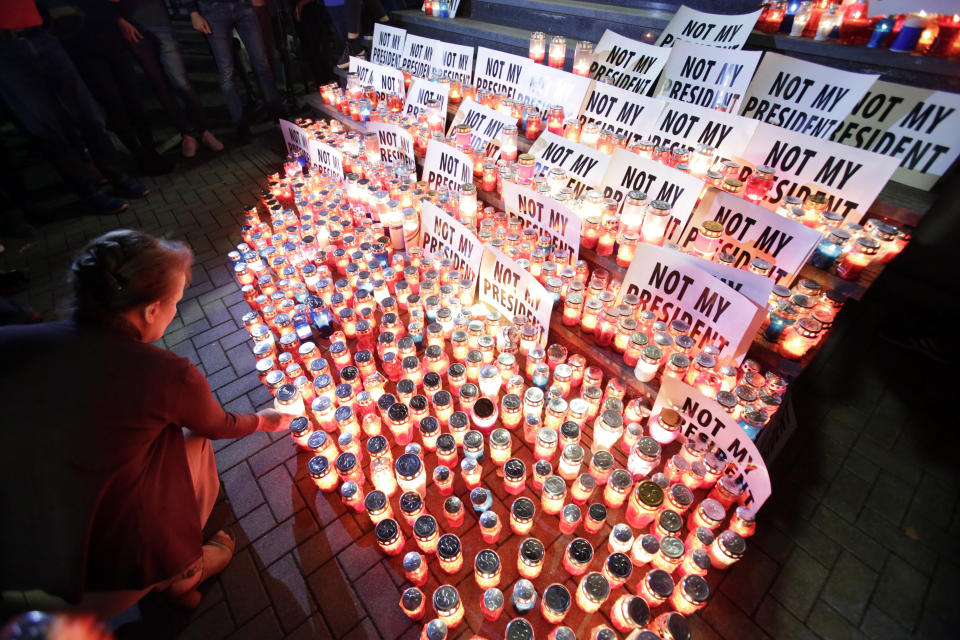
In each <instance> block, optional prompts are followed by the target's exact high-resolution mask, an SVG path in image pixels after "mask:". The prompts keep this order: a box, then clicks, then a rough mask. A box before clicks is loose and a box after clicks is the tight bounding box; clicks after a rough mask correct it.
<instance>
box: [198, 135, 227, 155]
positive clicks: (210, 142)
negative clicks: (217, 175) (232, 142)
mask: <svg viewBox="0 0 960 640" xmlns="http://www.w3.org/2000/svg"><path fill="white" fill-rule="evenodd" d="M200 144H202V145H203V146H205V147H206V148H207V149H210V151H223V143H222V142H220V141H219V140H217V138H216V136H214V135H213V133H211V132H210V131H204V132H203V135H202V136H200Z"/></svg>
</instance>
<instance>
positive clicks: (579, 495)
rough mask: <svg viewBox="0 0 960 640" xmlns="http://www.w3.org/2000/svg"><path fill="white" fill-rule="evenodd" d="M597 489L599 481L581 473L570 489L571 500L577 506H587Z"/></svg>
mask: <svg viewBox="0 0 960 640" xmlns="http://www.w3.org/2000/svg"><path fill="white" fill-rule="evenodd" d="M596 487H597V481H596V479H595V478H594V477H593V476H592V475H590V474H589V473H581V474H580V475H579V476H577V479H576V480H575V481H574V482H573V485H572V486H571V488H570V499H571V500H572V501H573V502H574V503H575V504H586V502H587V500H589V499H590V496H591V495H593V490H594V489H596Z"/></svg>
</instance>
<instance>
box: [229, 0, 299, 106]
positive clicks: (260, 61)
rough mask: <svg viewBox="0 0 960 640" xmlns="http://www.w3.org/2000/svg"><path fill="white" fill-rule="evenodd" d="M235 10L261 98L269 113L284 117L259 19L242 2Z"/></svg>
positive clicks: (250, 8) (238, 27) (239, 31)
mask: <svg viewBox="0 0 960 640" xmlns="http://www.w3.org/2000/svg"><path fill="white" fill-rule="evenodd" d="M236 11H237V23H236V27H237V33H239V34H240V39H241V40H242V41H243V46H244V47H245V48H246V50H247V55H248V56H249V57H250V64H251V66H253V72H254V73H255V74H256V76H257V82H259V84H260V90H261V91H262V92H263V98H264V100H265V101H266V103H267V106H268V107H269V108H270V113H271V115H273V116H274V117H285V116H286V115H287V108H286V105H284V104H283V102H281V101H280V94H279V93H278V92H277V83H276V80H275V79H274V77H273V71H271V70H270V59H269V58H268V57H267V50H266V47H264V44H263V36H262V34H261V32H260V20H259V19H258V18H257V14H256V12H254V10H253V7H250V6H248V5H246V4H243V3H238V4H237V5H236Z"/></svg>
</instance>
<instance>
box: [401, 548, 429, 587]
mask: <svg viewBox="0 0 960 640" xmlns="http://www.w3.org/2000/svg"><path fill="white" fill-rule="evenodd" d="M403 574H404V576H405V577H406V578H407V580H409V581H410V582H412V583H413V584H414V585H415V586H418V587H422V586H423V585H424V584H426V582H427V562H426V559H425V558H424V557H423V556H422V555H420V554H419V553H417V552H416V551H410V552H408V553H407V554H406V555H404V556H403Z"/></svg>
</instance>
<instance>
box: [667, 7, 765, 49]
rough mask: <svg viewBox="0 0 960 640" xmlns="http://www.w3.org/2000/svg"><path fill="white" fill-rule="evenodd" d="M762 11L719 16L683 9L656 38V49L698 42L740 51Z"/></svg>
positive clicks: (679, 10)
mask: <svg viewBox="0 0 960 640" xmlns="http://www.w3.org/2000/svg"><path fill="white" fill-rule="evenodd" d="M760 13H761V11H754V12H753V13H743V14H739V15H732V16H728V15H720V14H716V13H706V12H704V11H697V10H696V9H691V8H690V7H688V6H685V5H682V6H681V7H680V8H679V9H677V12H676V13H675V14H673V18H671V19H670V24H668V25H667V28H666V29H664V30H663V32H662V33H661V34H660V37H659V38H657V46H659V47H672V46H673V45H674V44H675V43H676V41H677V40H686V41H688V42H699V43H700V44H705V45H708V46H711V47H720V48H722V49H740V48H742V47H743V44H744V43H745V42H746V41H747V36H749V35H750V31H751V30H753V25H755V24H756V23H757V18H759V17H760Z"/></svg>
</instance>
